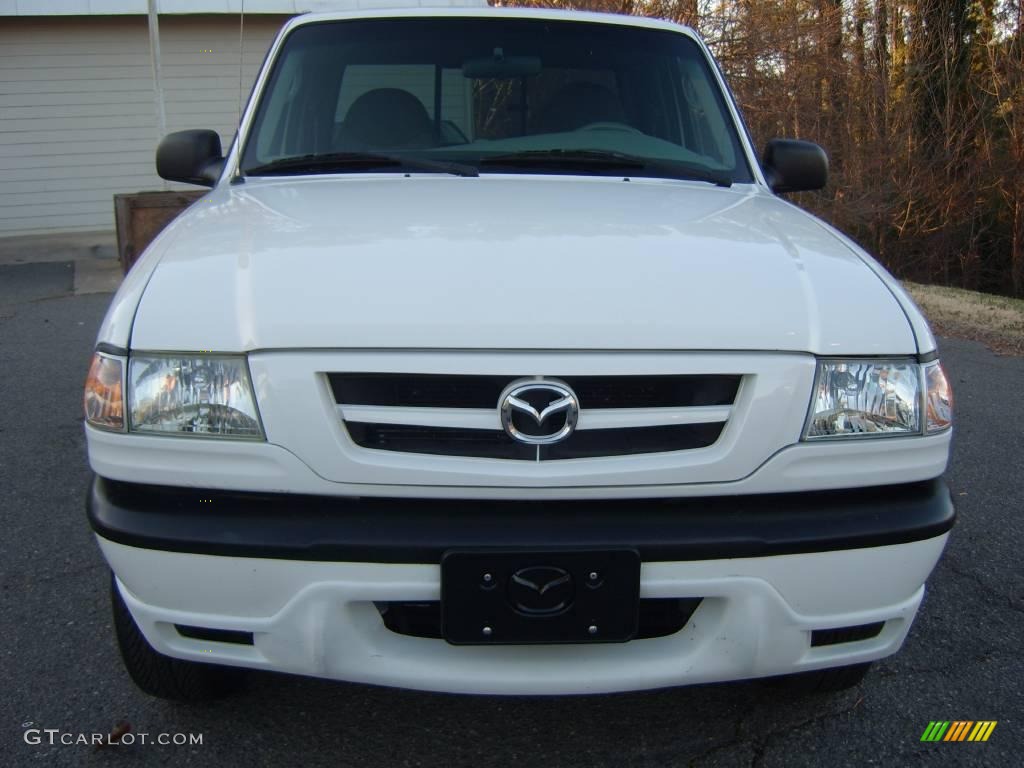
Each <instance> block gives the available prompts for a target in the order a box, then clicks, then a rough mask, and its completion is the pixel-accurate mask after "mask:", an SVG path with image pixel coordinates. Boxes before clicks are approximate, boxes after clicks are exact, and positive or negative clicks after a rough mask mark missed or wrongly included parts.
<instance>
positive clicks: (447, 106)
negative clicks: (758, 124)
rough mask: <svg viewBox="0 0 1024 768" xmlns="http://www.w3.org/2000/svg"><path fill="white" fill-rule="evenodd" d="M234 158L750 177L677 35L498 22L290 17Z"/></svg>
mask: <svg viewBox="0 0 1024 768" xmlns="http://www.w3.org/2000/svg"><path fill="white" fill-rule="evenodd" d="M445 164H448V165H445ZM241 166H242V171H243V173H245V174H246V175H261V174H273V173H287V174H289V175H292V174H299V173H358V172H365V171H369V170H372V171H374V172H408V171H409V170H410V169H411V170H418V171H427V172H430V171H436V172H449V173H459V174H460V175H475V173H476V172H479V173H567V172H568V173H586V174H598V175H600V174H609V175H611V174H614V175H619V176H623V175H625V176H664V177H669V178H693V179H698V180H703V181H713V182H716V183H722V182H724V183H726V184H728V183H732V182H750V181H752V177H751V174H750V169H749V167H748V166H747V163H746V161H745V159H744V156H743V153H742V151H741V145H740V142H739V137H738V135H737V130H736V126H735V124H734V123H733V121H732V119H731V116H730V114H729V112H728V110H727V109H726V105H725V101H724V98H723V94H722V93H721V90H720V89H719V87H718V84H717V82H716V81H715V79H714V77H713V76H712V73H711V70H710V68H709V63H708V61H707V60H706V58H705V56H704V54H703V52H702V51H701V49H700V47H699V46H698V45H697V44H696V43H695V42H694V41H693V40H692V39H690V38H689V37H688V36H686V35H682V34H678V33H674V32H669V31H662V30H653V29H643V28H639V27H627V26H619V25H614V24H598V23H587V22H575V21H551V20H542V19H519V18H508V17H505V18H455V17H440V18H438V17H435V18H401V19H373V20H353V21H333V22H320V23H315V24H308V25H304V26H300V27H297V28H296V29H295V30H293V31H292V32H291V33H290V34H289V35H288V37H287V39H286V40H285V42H284V44H283V46H282V48H281V51H280V54H279V55H278V57H277V59H276V61H275V63H274V66H273V71H272V73H271V76H270V78H269V80H268V82H267V86H266V88H264V90H263V92H262V95H261V97H260V102H259V105H258V107H257V110H256V115H255V119H254V121H253V124H252V128H251V130H250V132H249V135H248V137H247V139H246V142H245V146H244V151H243V155H242V162H241ZM467 169H468V171H467Z"/></svg>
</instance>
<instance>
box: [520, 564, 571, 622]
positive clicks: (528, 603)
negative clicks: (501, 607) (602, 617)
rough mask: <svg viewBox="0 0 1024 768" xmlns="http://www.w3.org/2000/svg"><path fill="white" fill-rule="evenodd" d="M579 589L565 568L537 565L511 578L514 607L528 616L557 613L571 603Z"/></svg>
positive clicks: (567, 607) (522, 570)
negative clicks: (576, 588)
mask: <svg viewBox="0 0 1024 768" xmlns="http://www.w3.org/2000/svg"><path fill="white" fill-rule="evenodd" d="M575 594H576V590H575V588H574V586H573V581H572V575H571V574H570V573H569V572H568V571H566V570H563V569H562V568H555V567H553V566H547V565H536V566H532V567H530V568H522V569H520V570H518V571H516V572H515V573H513V574H512V578H511V579H509V581H508V598H509V602H510V603H511V604H512V607H513V608H515V609H516V610H517V611H519V612H520V613H524V614H527V615H529V616H555V615H557V614H559V613H563V612H565V611H566V610H568V609H569V607H570V606H571V605H572V601H573V597H575Z"/></svg>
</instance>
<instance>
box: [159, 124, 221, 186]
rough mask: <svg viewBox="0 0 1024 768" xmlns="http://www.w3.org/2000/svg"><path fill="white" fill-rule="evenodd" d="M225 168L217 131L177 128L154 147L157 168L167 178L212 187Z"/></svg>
mask: <svg viewBox="0 0 1024 768" xmlns="http://www.w3.org/2000/svg"><path fill="white" fill-rule="evenodd" d="M223 168H224V158H223V157H222V156H221V149H220V136H219V135H217V132H216V131H208V130H195V131H178V132H177V133H169V134H167V135H166V136H164V138H163V140H162V141H161V142H160V146H158V147H157V148H156V172H157V173H158V174H159V175H160V177H161V178H163V179H167V180H168V181H183V182H185V183H186V184H199V185H200V186H203V187H212V186H213V185H215V184H216V183H217V179H218V178H220V173H221V170H223Z"/></svg>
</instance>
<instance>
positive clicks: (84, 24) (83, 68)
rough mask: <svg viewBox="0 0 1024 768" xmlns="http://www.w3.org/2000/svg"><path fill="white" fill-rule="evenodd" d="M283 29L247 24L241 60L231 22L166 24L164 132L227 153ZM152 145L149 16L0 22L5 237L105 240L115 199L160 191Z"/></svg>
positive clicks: (0, 224) (254, 20)
mask: <svg viewBox="0 0 1024 768" xmlns="http://www.w3.org/2000/svg"><path fill="white" fill-rule="evenodd" d="M284 21H285V17H282V16H254V15H247V16H246V17H245V24H244V45H243V49H244V55H242V56H241V57H240V55H239V53H240V51H239V20H238V17H237V16H230V15H229V16H212V15H209V16H161V17H160V46H161V64H162V66H161V70H162V81H163V90H164V97H165V105H166V114H167V130H168V131H176V130H181V129H184V128H212V129H214V130H216V131H218V132H219V133H220V136H221V141H222V142H223V144H224V148H225V150H226V149H227V147H228V145H229V144H230V143H231V141H232V139H233V138H234V134H235V129H236V127H237V124H238V117H239V94H240V91H241V98H242V100H243V101H244V100H245V99H247V98H248V96H249V91H250V89H251V87H252V83H253V81H254V80H255V77H256V74H257V73H258V71H259V67H260V64H261V63H262V61H263V57H264V54H265V53H266V51H267V48H268V47H269V45H270V43H271V41H272V40H273V38H274V35H275V34H276V32H277V30H278V29H279V28H280V27H281V25H282V24H283V23H284ZM240 59H241V60H240ZM158 134H159V129H158V121H157V110H156V99H155V93H154V87H153V78H152V74H151V68H150V56H149V33H148V27H147V21H146V17H145V16H92V17H37V18H24V17H6V18H0V237H3V236H8V235H26V234H36V233H44V232H46V233H53V232H71V231H88V230H112V229H113V227H114V214H113V202H112V196H113V195H114V193H116V192H138V191H143V190H154V189H164V188H166V187H165V185H164V182H163V181H162V180H161V179H160V178H159V177H158V176H157V175H156V172H155V169H154V152H155V150H156V145H157V142H158V141H159V139H160V137H159V135H158ZM173 186H174V188H178V187H180V188H185V187H184V186H183V185H173Z"/></svg>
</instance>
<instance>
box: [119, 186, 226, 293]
mask: <svg viewBox="0 0 1024 768" xmlns="http://www.w3.org/2000/svg"><path fill="white" fill-rule="evenodd" d="M205 194H206V192H205V190H203V191H196V192H192V191H189V192H133V193H131V194H122V195H114V223H115V225H116V227H117V253H118V257H119V258H120V259H121V268H122V269H123V270H124V272H125V274H128V270H129V269H131V268H132V265H133V264H134V263H135V261H136V259H138V258H139V256H140V255H141V254H142V252H143V251H144V250H145V249H146V246H147V245H149V244H150V243H151V242H152V241H153V238H154V237H156V236H157V235H158V234H160V232H161V231H162V230H163V228H164V227H166V226H167V225H168V224H170V223H171V221H173V220H174V217H175V216H177V215H178V214H179V213H181V212H182V211H183V210H185V209H186V208H188V207H189V206H190V205H192V203H194V202H195V201H196V200H198V199H199V198H200V197H202V196H203V195H205Z"/></svg>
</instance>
